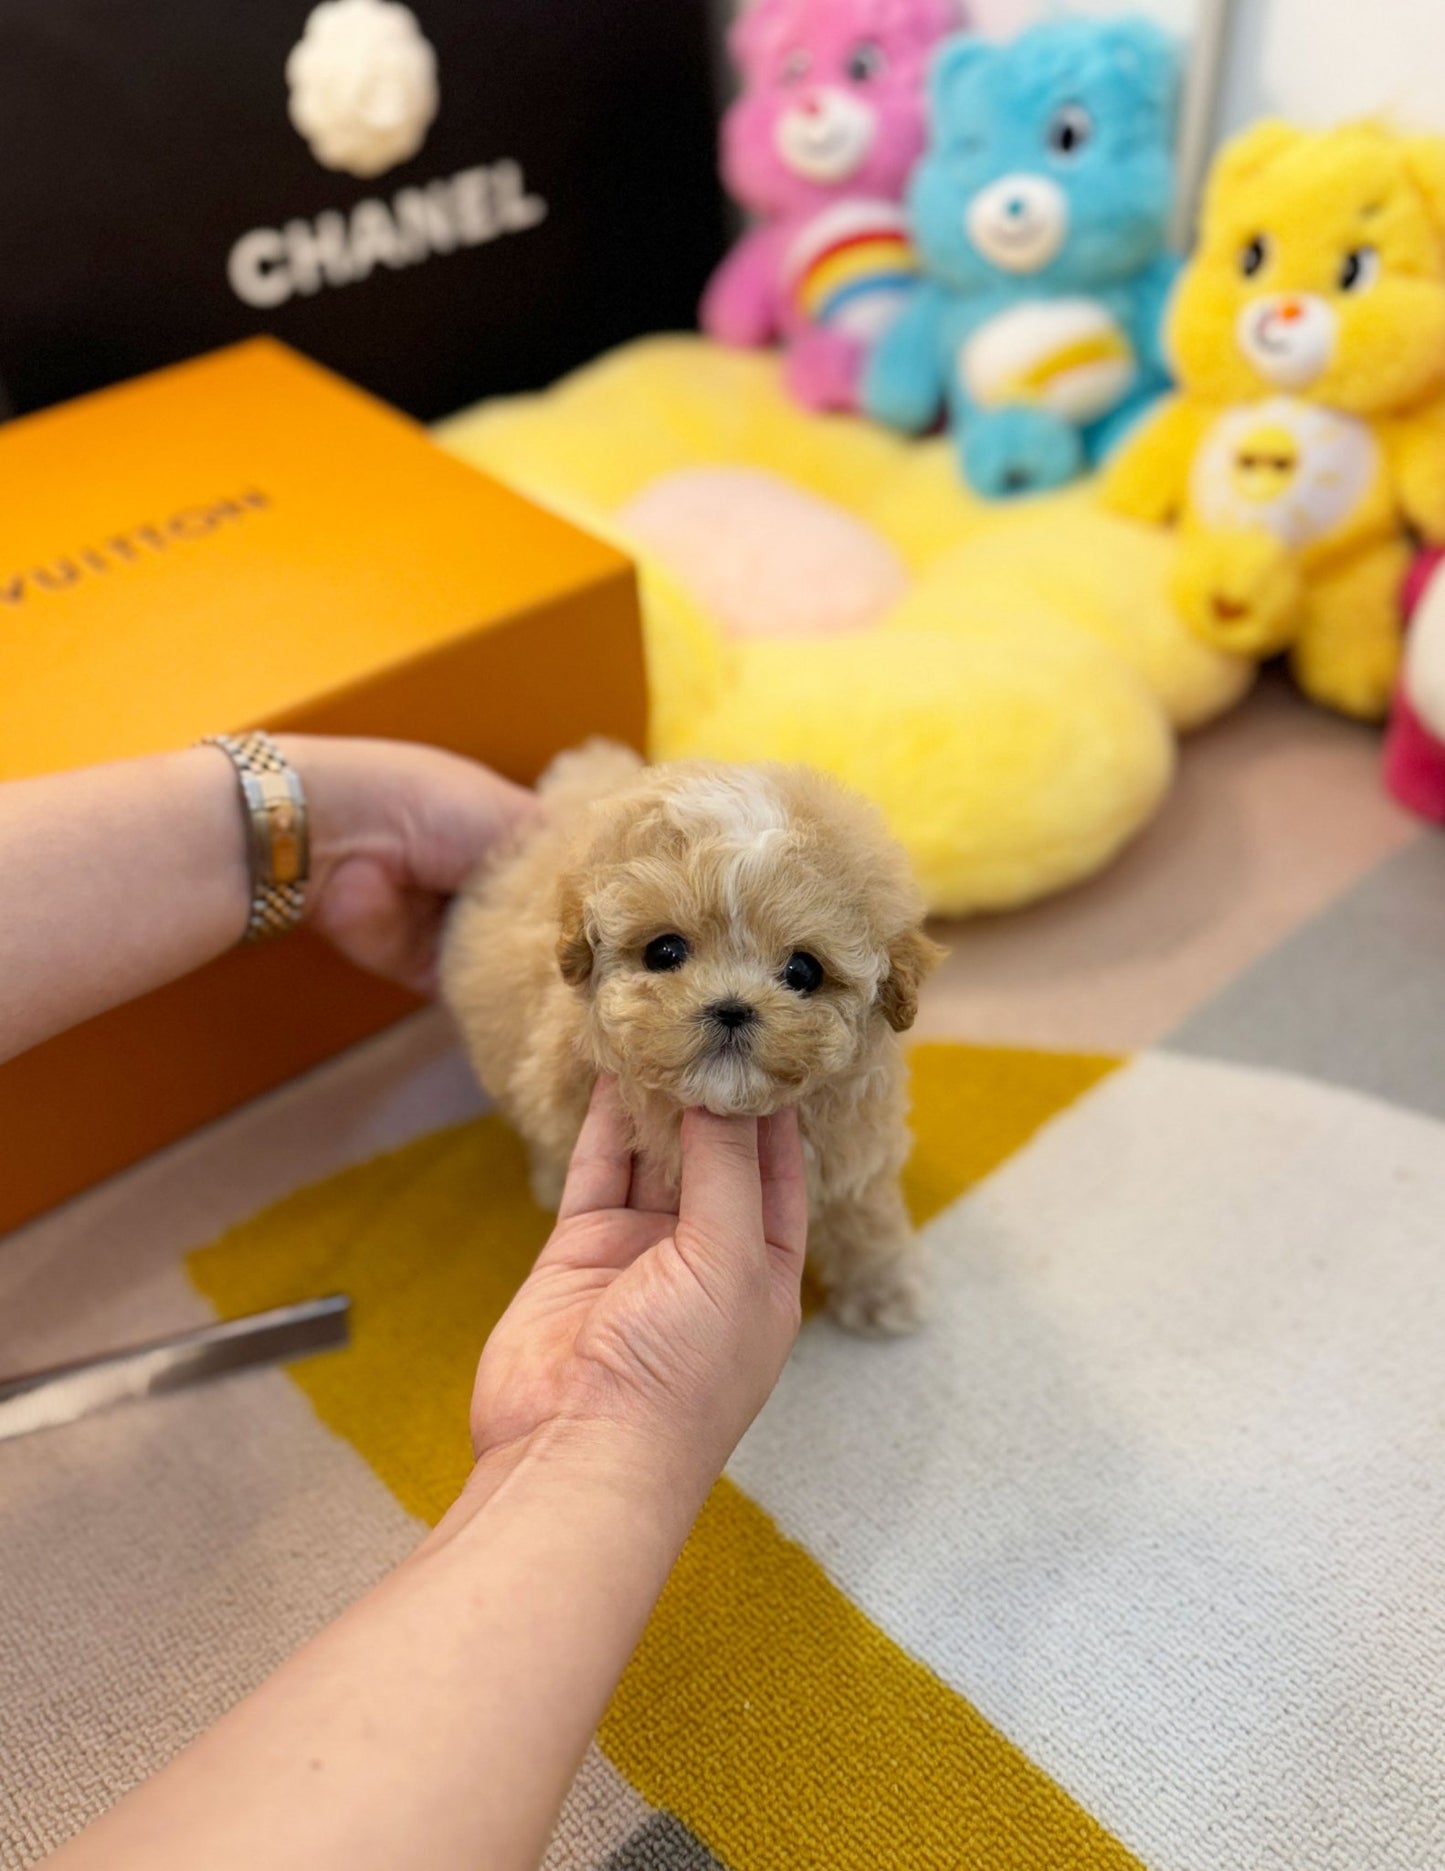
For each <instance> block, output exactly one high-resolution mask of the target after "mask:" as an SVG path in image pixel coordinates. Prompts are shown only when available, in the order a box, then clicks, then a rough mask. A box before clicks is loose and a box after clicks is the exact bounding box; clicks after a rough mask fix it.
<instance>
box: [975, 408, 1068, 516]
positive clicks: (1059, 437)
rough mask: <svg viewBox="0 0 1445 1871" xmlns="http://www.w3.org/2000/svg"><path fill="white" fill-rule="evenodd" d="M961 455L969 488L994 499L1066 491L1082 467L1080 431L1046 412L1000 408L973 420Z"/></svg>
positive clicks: (1042, 410)
mask: <svg viewBox="0 0 1445 1871" xmlns="http://www.w3.org/2000/svg"><path fill="white" fill-rule="evenodd" d="M961 454H962V459H963V472H964V475H965V477H966V478H967V480H968V483H969V485H970V486H971V487H972V488H973V490H974V491H975V493H979V494H983V495H985V496H986V497H987V498H988V499H990V500H1008V499H1011V498H1013V497H1015V496H1017V495H1019V494H1039V493H1044V492H1046V491H1047V490H1048V489H1049V488H1051V487H1063V486H1065V485H1066V484H1067V483H1068V482H1069V481H1072V480H1075V479H1076V478H1077V477H1078V476H1079V475H1080V474H1081V473H1082V472H1083V469H1084V444H1083V439H1082V437H1081V436H1080V434H1079V432H1078V430H1077V429H1075V428H1073V427H1072V426H1071V425H1070V424H1069V423H1067V422H1062V421H1060V419H1059V418H1058V417H1057V416H1051V415H1050V414H1049V412H1048V411H1047V410H1046V409H1025V408H1015V409H999V410H994V411H992V412H990V413H989V414H987V415H981V416H970V417H969V418H968V420H967V423H966V425H965V427H964V431H963V440H962V447H961Z"/></svg>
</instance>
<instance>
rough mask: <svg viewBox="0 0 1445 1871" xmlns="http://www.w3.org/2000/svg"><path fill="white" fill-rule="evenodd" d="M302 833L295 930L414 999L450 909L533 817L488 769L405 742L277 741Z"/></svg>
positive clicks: (427, 981)
mask: <svg viewBox="0 0 1445 1871" xmlns="http://www.w3.org/2000/svg"><path fill="white" fill-rule="evenodd" d="M277 740H278V743H279V745H280V746H281V748H282V750H283V751H284V753H285V755H286V757H287V759H288V760H289V761H290V762H291V764H292V766H293V767H294V768H295V769H296V771H297V773H298V774H299V775H300V777H301V783H302V785H303V787H304V788H305V791H306V801H307V814H308V818H309V820H310V829H311V882H310V884H309V885H308V886H307V890H306V907H305V913H304V918H303V920H304V921H305V923H306V924H307V926H308V927H310V928H312V929H315V930H316V931H318V933H319V934H321V935H323V936H325V937H326V939H327V940H328V941H329V942H332V943H334V944H335V946H336V947H337V948H338V949H340V951H341V953H342V954H343V955H345V956H346V957H347V959H348V960H350V961H354V962H356V963H357V964H358V966H360V967H362V968H368V969H370V970H371V971H372V973H374V974H381V975H386V976H388V977H389V978H390V979H391V980H393V981H399V982H401V984H402V985H403V986H404V987H409V988H413V989H415V990H416V991H417V992H418V993H423V994H426V993H430V992H432V990H433V989H434V987H435V984H436V983H435V976H436V961H437V942H438V938H439V936H440V933H441V926H442V918H443V916H444V915H445V913H446V907H447V903H448V901H449V899H450V898H451V897H452V896H453V895H454V894H455V893H456V891H457V890H459V889H460V888H461V886H462V884H463V883H464V882H465V881H466V879H467V877H468V876H469V875H470V874H471V872H472V871H473V870H475V868H476V867H477V865H478V864H479V863H480V862H481V861H482V859H483V858H484V857H486V856H487V854H488V852H490V851H492V850H493V849H495V848H496V847H498V846H500V845H503V844H506V843H508V842H510V841H511V840H512V839H513V838H514V837H515V836H516V835H517V834H518V833H519V832H520V831H521V830H523V829H524V828H525V826H526V825H527V823H528V821H529V820H530V819H531V818H532V817H533V815H534V814H535V813H536V812H537V811H538V805H537V800H536V796H535V794H533V793H531V792H529V791H528V790H527V788H526V787H524V786H514V785H513V784H512V783H511V781H510V780H504V779H502V778H501V776H500V775H499V774H496V773H493V772H492V771H491V770H490V769H489V768H487V767H484V766H479V765H478V764H477V763H476V762H475V761H473V760H465V759H463V758H462V757H461V756H460V755H459V754H449V753H444V752H443V751H442V750H441V749H440V748H436V747H422V746H416V745H413V744H411V743H410V742H406V741H369V740H349V739H340V738H338V739H333V738H331V737H330V736H324V735H302V734H283V735H278V736H277Z"/></svg>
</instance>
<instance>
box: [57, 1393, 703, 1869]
mask: <svg viewBox="0 0 1445 1871" xmlns="http://www.w3.org/2000/svg"><path fill="white" fill-rule="evenodd" d="M710 1479H711V1477H710V1476H709V1475H706V1474H701V1473H698V1472H694V1465H691V1464H689V1463H687V1462H686V1461H685V1460H683V1459H681V1458H678V1459H673V1460H667V1459H665V1457H664V1456H663V1454H662V1452H660V1451H658V1452H656V1453H654V1452H653V1451H650V1450H649V1449H647V1448H645V1447H643V1446H640V1445H636V1444H634V1443H632V1442H624V1441H623V1440H622V1439H621V1438H620V1437H616V1438H614V1437H612V1436H611V1434H610V1432H601V1431H596V1430H589V1431H587V1432H586V1433H585V1434H581V1433H579V1434H578V1435H577V1436H576V1437H574V1438H570V1439H569V1438H564V1437H560V1436H557V1435H555V1434H553V1433H551V1432H548V1433H547V1434H546V1435H545V1437H544V1438H543V1439H541V1440H540V1441H537V1442H534V1443H533V1444H532V1445H531V1446H529V1447H528V1448H527V1449H526V1450H525V1452H522V1453H518V1452H516V1451H512V1452H504V1453H497V1454H493V1455H490V1456H488V1457H486V1458H484V1461H483V1463H482V1465H481V1466H480V1467H479V1469H478V1471H477V1473H476V1475H475V1476H474V1477H473V1480H472V1482H471V1483H470V1484H469V1486H468V1488H467V1490H466V1492H465V1494H464V1495H463V1497H462V1499H461V1501H460V1502H459V1503H458V1504H457V1506H456V1507H455V1508H454V1509H453V1510H452V1512H451V1513H450V1514H449V1515H448V1516H447V1518H446V1520H445V1521H443V1523H442V1524H441V1526H440V1527H438V1528H437V1530H436V1531H435V1532H434V1533H433V1534H432V1535H431V1536H430V1537H429V1538H428V1539H427V1540H426V1541H425V1542H424V1543H423V1545H422V1546H421V1547H420V1548H419V1549H418V1551H417V1553H416V1554H415V1555H414V1556H413V1558H412V1559H410V1560H409V1561H407V1562H406V1564H404V1565H403V1566H402V1567H400V1568H399V1569H398V1571H397V1572H395V1573H394V1574H393V1575H392V1576H391V1577H390V1578H388V1579H387V1580H386V1581H385V1582H384V1583H383V1584H382V1585H380V1586H379V1587H378V1588H377V1589H376V1590H375V1591H374V1592H372V1593H371V1594H370V1595H369V1596H368V1597H367V1598H365V1599H363V1600H362V1601H361V1602H360V1603H359V1604H357V1605H356V1606H355V1607H353V1609H352V1610H351V1611H350V1612H349V1613H348V1614H347V1615H346V1616H345V1617H343V1618H342V1619H341V1620H340V1621H339V1622H338V1623H336V1624H335V1625H333V1626H331V1627H330V1628H329V1629H328V1630H326V1631H324V1632H323V1633H322V1634H321V1635H320V1636H319V1637H318V1638H316V1639H315V1640H313V1642H312V1643H310V1644H309V1645H307V1646H306V1647H305V1648H304V1649H303V1650H301V1651H300V1652H298V1653H297V1655H296V1656H295V1657H294V1658H292V1659H291V1661H290V1662H289V1663H287V1664H286V1665H284V1666H283V1668H282V1669H281V1670H279V1671H278V1672H277V1673H276V1674H275V1675H274V1676H273V1677H271V1678H270V1680H269V1681H268V1682H266V1683H265V1684H264V1685H263V1686H262V1687H261V1688H260V1689H259V1690H258V1691H257V1692H256V1693H255V1694H254V1695H253V1696H251V1697H250V1698H249V1699H248V1700H247V1701H245V1702H243V1703H241V1704H240V1705H238V1707H237V1708H236V1709H234V1710H232V1712H231V1713H230V1714H229V1715H228V1716H227V1717H226V1718H225V1719H224V1720H223V1721H222V1722H221V1723H220V1724H219V1725H218V1726H217V1727H216V1728H215V1729H213V1730H212V1731H211V1732H210V1733H209V1734H207V1735H206V1736H204V1737H203V1738H202V1739H201V1740H200V1741H199V1742H197V1743H196V1744H195V1745H194V1746H193V1747H192V1748H191V1749H190V1750H189V1751H188V1752H187V1753H185V1754H183V1755H182V1756H181V1757H180V1758H179V1759H178V1760H177V1761H176V1762H174V1763H173V1764H172V1765H171V1767H170V1768H168V1769H167V1770H166V1771H165V1772H164V1773H162V1774H161V1775H160V1776H159V1777H158V1778H157V1779H155V1780H153V1781H151V1782H150V1783H148V1784H147V1785H146V1786H144V1787H142V1788H141V1789H139V1790H138V1791H137V1792H136V1793H133V1794H132V1795H131V1796H130V1797H129V1798H128V1799H127V1800H125V1801H123V1802H122V1803H121V1805H120V1806H118V1807H117V1808H116V1809H115V1810H114V1811H113V1812H112V1813H111V1814H110V1815H108V1816H107V1818H105V1819H104V1820H102V1821H101V1822H100V1823H99V1824H98V1825H97V1826H96V1827H94V1828H92V1830H91V1831H90V1832H88V1833H86V1834H84V1835H82V1837H81V1838H80V1839H78V1840H77V1841H75V1842H74V1843H73V1844H72V1845H71V1846H70V1847H69V1848H67V1850H66V1851H64V1852H63V1853H62V1854H61V1855H60V1858H59V1859H58V1861H57V1864H58V1866H59V1867H63V1868H64V1871H84V1868H85V1867H88V1866H96V1867H99V1866H102V1865H103V1866H105V1867H107V1871H130V1867H132V1866H135V1867H139V1866H141V1865H144V1866H145V1867H146V1868H147V1871H172V1868H174V1871H180V1868H181V1867H182V1866H184V1867H186V1868H187V1871H189V1867H191V1866H194V1865H197V1864H204V1865H206V1866H207V1868H208V1871H230V1868H231V1867H236V1871H240V1867H246V1868H247V1871H250V1867H252V1866H254V1865H257V1864H262V1863H264V1864H266V1865H267V1866H268V1867H273V1868H274V1871H290V1868H291V1867H296V1868H297V1871H300V1868H301V1867H303V1866H304V1867H306V1868H307V1871H326V1867H330V1866H336V1867H338V1871H339V1868H340V1867H345V1871H394V1867H395V1866H397V1865H399V1864H425V1865H426V1866H428V1868H429V1871H450V1868H451V1867H452V1866H456V1867H458V1871H461V1867H466V1871H475V1867H477V1866H479V1865H485V1866H486V1867H487V1868H488V1871H523V1868H524V1867H532V1866H535V1864H536V1863H537V1861H538V1859H539V1857H540V1855H541V1853H542V1850H543V1848H544V1846H545V1843H546V1839H547V1836H548V1833H549V1831H550V1829H551V1826H552V1823H553V1821H554V1818H555V1814H556V1812H557V1809H558V1807H559V1806H560V1804H561V1801H562V1798H563V1795H564V1794H565V1791H566V1788H567V1785H568V1784H569V1782H570V1779H571V1777H572V1774H573V1773H574V1772H575V1770H576V1767H577V1765H578V1762H579V1761H580V1759H581V1756H582V1753H583V1751H584V1750H585V1748H586V1745H587V1742H588V1739H589V1738H590V1736H591V1734H592V1732H593V1729H594V1728H595V1726H596V1724H597V1722H598V1720H599V1719H600V1717H601V1714H602V1711H603V1709H604V1708H605V1706H606V1703H607V1699H608V1697H609V1695H610V1694H611V1691H612V1688H613V1686H614V1684H615V1683H616V1680H617V1678H618V1677H619V1676H620V1674H621V1672H622V1669H623V1667H624V1665H625V1663H626V1660H627V1657H628V1656H629V1655H630V1653H631V1650H632V1648H633V1646H634V1645H635V1643H636V1642H637V1639H638V1637H639V1635H640V1634H641V1631H642V1627H643V1625H644V1623H645V1621H646V1618H647V1615H648V1612H649V1611H650V1609H651V1606H652V1604H653V1602H654V1600H655V1599H656V1596H657V1593H658V1592H659V1591H660V1589H661V1587H662V1584H663V1582H664V1580H665V1579H666V1576H667V1573H668V1571H669V1569H670V1567H671V1565H672V1562H673V1560H674V1559H675V1557H676V1555H677V1553H678V1551H679V1550H680V1548H681V1545H682V1541H683V1539H684V1538H685V1536H686V1531H687V1527H688V1525H689V1524H690V1522H691V1519H692V1517H693V1515H694V1514H695V1512H696V1510H697V1508H698V1506H699V1505H700V1502H701V1499H702V1496H703V1494H704V1493H705V1491H706V1487H707V1485H708V1482H709V1481H710Z"/></svg>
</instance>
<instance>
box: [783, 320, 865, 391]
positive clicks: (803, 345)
mask: <svg viewBox="0 0 1445 1871" xmlns="http://www.w3.org/2000/svg"><path fill="white" fill-rule="evenodd" d="M862 374H863V349H862V346H861V345H859V344H858V343H857V342H856V341H855V340H854V339H852V338H849V337H846V336H845V335H844V334H843V333H842V332H840V331H827V330H824V329H822V328H821V327H819V328H816V329H814V330H812V331H805V332H803V333H801V334H800V335H799V336H798V337H797V338H795V339H794V340H793V342H792V343H791V344H790V345H789V347H788V357H787V363H786V365H785V366H784V375H785V380H786V382H787V385H788V389H789V390H790V391H791V392H792V394H793V395H794V396H795V397H796V398H797V400H798V401H799V402H800V403H802V404H803V405H804V407H805V408H807V409H822V410H829V409H842V410H852V409H856V408H857V407H858V401H859V380H860V378H861V377H862Z"/></svg>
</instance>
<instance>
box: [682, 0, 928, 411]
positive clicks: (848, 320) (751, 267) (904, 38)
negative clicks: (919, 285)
mask: <svg viewBox="0 0 1445 1871" xmlns="http://www.w3.org/2000/svg"><path fill="white" fill-rule="evenodd" d="M962 17H963V15H962V8H961V6H960V4H959V0H751V4H750V5H749V6H748V7H747V9H746V11H745V12H743V13H742V14H741V15H740V16H739V18H738V19H737V21H736V22H735V24H734V26H733V29H732V34H731V38H730V44H731V47H732V52H733V57H734V58H735V60H736V62H737V65H738V68H739V71H740V72H741V74H742V92H741V95H740V96H739V97H738V99H737V101H736V103H734V104H733V105H732V107H731V109H730V110H729V111H728V112H727V115H726V116H725V117H724V119H723V127H722V174H723V180H724V181H725V183H726V184H727V186H728V189H729V190H730V191H731V193H732V194H733V195H734V197H735V198H736V199H737V201H738V202H739V203H741V205H742V206H743V207H745V208H747V209H748V210H749V211H750V212H751V213H752V214H753V215H754V216H755V217H756V221H755V224H754V226H753V227H751V228H750V229H749V231H748V232H747V233H746V234H744V235H743V237H742V239H741V240H740V241H739V242H738V244H737V245H736V246H735V247H734V248H733V250H732V252H731V253H730V254H729V255H728V256H727V258H726V259H725V260H724V261H723V263H722V265H721V266H720V267H719V268H718V270H717V272H716V273H715V274H714V275H713V278H712V282H711V284H710V285H709V286H708V289H707V292H706V294H705V295H704V298H703V303H702V326H703V330H704V331H705V332H706V333H707V335H708V336H709V337H710V338H716V339H717V340H719V341H720V342H721V343H723V344H731V345H741V346H749V347H752V346H758V345H764V344H770V343H772V342H773V340H774V339H776V338H782V340H783V341H784V343H785V345H786V347H787V382H788V387H789V389H790V390H791V391H792V392H793V394H794V395H795V396H796V397H797V398H798V400H799V401H800V402H801V403H804V404H805V405H807V407H809V408H811V409H855V408H856V407H857V402H858V398H857V384H858V378H859V375H860V372H861V369H862V364H863V359H864V356H865V354H866V351H867V348H868V346H869V345H870V344H871V343H873V341H874V340H875V339H876V338H877V337H878V335H879V333H880V332H881V331H882V330H883V329H884V327H885V326H886V325H887V324H888V323H889V322H890V320H891V319H892V318H893V317H894V315H895V314H896V313H897V312H898V310H899V309H900V307H901V305H902V301H903V298H904V295H905V294H906V292H907V291H908V288H909V286H910V284H911V283H912V281H913V279H914V277H915V274H916V271H917V268H916V263H915V261H914V257H913V249H912V245H911V243H910V241H909V237H908V224H907V219H906V217H905V214H904V210H903V206H902V197H903V191H904V187H905V185H906V184H907V181H908V177H909V173H910V171H911V170H912V168H913V165H914V163H915V162H916V161H917V160H918V158H919V156H920V155H921V154H922V151H923V146H924V141H925V133H926V125H925V106H926V100H925V77H926V74H927V68H928V63H929V58H930V55H931V54H932V52H933V49H934V47H935V46H936V45H937V44H938V42H939V41H940V40H941V39H943V38H944V37H945V36H946V35H947V34H948V33H950V32H953V31H955V30H956V29H957V28H958V27H959V25H960V24H961V23H962Z"/></svg>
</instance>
